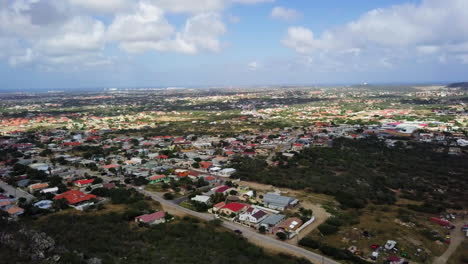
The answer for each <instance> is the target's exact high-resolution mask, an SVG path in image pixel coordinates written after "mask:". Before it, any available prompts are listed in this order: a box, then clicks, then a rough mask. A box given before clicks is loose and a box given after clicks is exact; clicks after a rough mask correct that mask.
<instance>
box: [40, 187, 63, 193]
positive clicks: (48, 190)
mask: <svg viewBox="0 0 468 264" xmlns="http://www.w3.org/2000/svg"><path fill="white" fill-rule="evenodd" d="M58 190H59V188H58V187H52V188H47V189H42V190H41V193H56V192H58Z"/></svg>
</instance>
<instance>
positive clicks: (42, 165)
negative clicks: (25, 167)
mask: <svg viewBox="0 0 468 264" xmlns="http://www.w3.org/2000/svg"><path fill="white" fill-rule="evenodd" d="M29 167H30V168H31V169H35V170H39V171H48V170H49V168H50V167H49V165H47V164H45V163H33V164H30V165H29Z"/></svg>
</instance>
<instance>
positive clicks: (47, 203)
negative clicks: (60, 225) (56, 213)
mask: <svg viewBox="0 0 468 264" xmlns="http://www.w3.org/2000/svg"><path fill="white" fill-rule="evenodd" d="M53 203H54V202H53V201H51V200H42V201H39V202H37V203H34V206H35V207H37V208H40V209H49V208H51V207H52V204H53Z"/></svg>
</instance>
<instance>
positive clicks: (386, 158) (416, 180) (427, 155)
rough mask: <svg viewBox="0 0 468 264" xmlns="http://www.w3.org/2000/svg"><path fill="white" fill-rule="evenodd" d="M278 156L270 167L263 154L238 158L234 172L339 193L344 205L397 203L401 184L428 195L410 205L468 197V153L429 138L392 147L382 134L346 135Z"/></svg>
mask: <svg viewBox="0 0 468 264" xmlns="http://www.w3.org/2000/svg"><path fill="white" fill-rule="evenodd" d="M276 161H277V162H278V166H277V167H270V166H268V165H267V163H266V162H265V161H264V160H261V159H249V158H237V159H236V160H234V163H235V168H236V169H237V173H236V174H235V175H234V177H237V178H241V179H243V180H251V181H257V182H262V183H266V184H272V185H275V186H280V187H288V188H292V189H306V190H307V191H310V192H318V193H324V194H329V195H333V196H334V197H335V199H336V200H337V201H338V202H340V204H341V205H342V206H343V208H363V207H365V206H366V205H367V204H368V203H369V202H372V203H375V204H393V203H395V202H396V200H397V198H398V197H397V194H396V193H397V191H398V190H399V191H401V192H402V193H405V194H406V195H407V196H406V197H405V198H407V199H412V200H416V201H425V203H424V204H422V205H418V206H415V205H411V206H409V207H410V209H413V210H417V211H422V212H430V213H434V212H440V211H442V210H444V209H445V208H454V209H460V208H461V207H462V206H463V205H465V204H462V203H466V201H467V200H468V199H467V193H466V191H465V187H466V186H467V185H468V179H467V178H466V177H464V175H468V166H467V163H466V161H465V160H464V158H463V157H454V156H449V155H447V154H443V153H438V152H436V151H434V149H433V146H431V145H428V144H419V143H408V144H407V146H403V145H401V144H400V145H397V146H396V147H394V148H388V147H387V146H386V145H385V143H384V142H382V141H380V140H379V139H377V138H372V137H371V138H367V139H365V140H350V139H344V138H340V139H336V140H335V141H334V144H333V147H331V148H306V149H304V150H303V151H302V152H301V153H297V154H296V155H295V156H294V157H293V158H291V159H287V158H286V157H283V156H282V155H277V156H276ZM464 186H465V187H464Z"/></svg>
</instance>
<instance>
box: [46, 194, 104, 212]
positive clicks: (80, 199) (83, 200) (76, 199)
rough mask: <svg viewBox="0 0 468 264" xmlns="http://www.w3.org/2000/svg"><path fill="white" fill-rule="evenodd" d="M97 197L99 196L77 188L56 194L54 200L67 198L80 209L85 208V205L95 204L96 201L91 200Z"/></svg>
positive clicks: (69, 202)
mask: <svg viewBox="0 0 468 264" xmlns="http://www.w3.org/2000/svg"><path fill="white" fill-rule="evenodd" d="M95 198H97V196H96V195H92V194H85V193H82V192H80V191H77V190H70V191H68V192H64V193H62V194H59V195H56V196H55V197H54V200H60V199H65V200H67V202H68V204H70V205H71V206H73V207H74V208H76V209H78V210H83V208H84V207H86V206H89V205H93V204H94V202H92V201H90V200H91V199H95Z"/></svg>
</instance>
